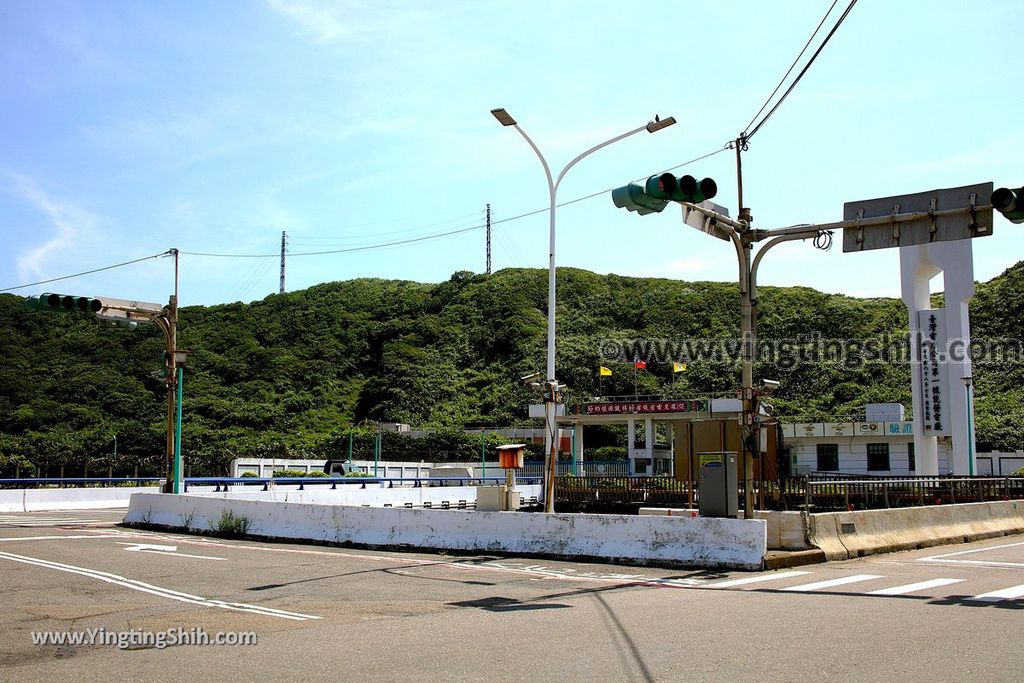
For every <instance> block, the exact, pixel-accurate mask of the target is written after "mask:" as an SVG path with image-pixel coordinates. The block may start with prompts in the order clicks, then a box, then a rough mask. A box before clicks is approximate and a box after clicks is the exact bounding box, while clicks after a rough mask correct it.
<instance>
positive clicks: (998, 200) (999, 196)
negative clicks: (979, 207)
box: [991, 187, 1024, 223]
mask: <svg viewBox="0 0 1024 683" xmlns="http://www.w3.org/2000/svg"><path fill="white" fill-rule="evenodd" d="M991 202H992V208H993V209H995V210H996V211H998V212H999V213H1001V214H1003V215H1004V216H1006V220H1008V221H1010V222H1011V223H1024V187H1022V188H1020V189H1019V190H1016V191H1015V190H1011V189H1010V188H1008V187H1000V188H999V189H997V190H996V191H995V192H993V193H992V199H991Z"/></svg>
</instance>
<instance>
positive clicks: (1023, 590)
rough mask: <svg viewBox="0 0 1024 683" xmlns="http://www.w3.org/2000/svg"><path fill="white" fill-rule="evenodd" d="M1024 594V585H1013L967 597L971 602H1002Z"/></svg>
mask: <svg viewBox="0 0 1024 683" xmlns="http://www.w3.org/2000/svg"><path fill="white" fill-rule="evenodd" d="M1021 596H1024V586H1012V587H1010V588H1004V589H1003V590H1001V591H992V592H991V593H982V594H981V595H975V596H974V597H973V598H967V599H968V600H969V601H971V602H1001V601H1003V600H1012V599H1013V598H1019V597H1021Z"/></svg>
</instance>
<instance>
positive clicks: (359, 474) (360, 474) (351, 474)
mask: <svg viewBox="0 0 1024 683" xmlns="http://www.w3.org/2000/svg"><path fill="white" fill-rule="evenodd" d="M345 476H346V477H372V476H373V475H372V474H370V473H369V472H349V473H348V474H346V475H345Z"/></svg>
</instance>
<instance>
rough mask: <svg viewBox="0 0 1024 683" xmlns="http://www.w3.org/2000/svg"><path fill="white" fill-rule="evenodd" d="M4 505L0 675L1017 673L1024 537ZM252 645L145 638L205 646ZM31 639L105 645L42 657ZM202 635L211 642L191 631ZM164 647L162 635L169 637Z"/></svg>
mask: <svg viewBox="0 0 1024 683" xmlns="http://www.w3.org/2000/svg"><path fill="white" fill-rule="evenodd" d="M122 516H123V511H81V512H45V513H44V512H38V513H6V514H0V577H2V579H0V598H2V601H0V604H2V605H3V609H2V610H0V679H3V680H18V681H34V680H39V681H42V680H47V681H53V680H69V679H73V680H76V681H116V680H123V679H140V678H141V679H145V680H156V681H162V680H166V681H172V680H182V679H192V680H231V681H240V680H264V681H265V680H282V679H324V680H326V679H331V680H334V681H338V680H342V681H378V680H379V681H427V680H429V681H438V680H449V681H461V680H472V681H484V680H487V681H506V680H508V681H511V680H516V681H522V680H537V681H545V680H550V681H714V680H731V681H772V680H779V681H783V680H785V681H793V680H814V681H820V680H851V681H852V680H858V681H863V680H873V681H890V680H892V681H896V680H901V681H905V680H928V681H947V680H949V681H952V680H959V681H965V680H969V681H972V682H977V681H1010V680H1020V678H1021V676H1022V675H1024V674H1022V673H1021V671H1022V665H1024V648H1022V643H1024V537H1020V536H1010V537H1005V538H1000V539H992V540H988V541H982V542H976V543H971V544H964V545H957V546H943V547H939V548H930V549H926V550H920V551H912V552H904V553H895V554H891V555H879V556H873V557H869V558H862V559H858V560H850V561H845V562H833V563H828V564H822V565H813V566H809V567H800V568H798V569H791V570H778V571H771V572H735V571H723V572H715V571H706V570H692V571H688V570H665V569H657V568H638V567H624V566H616V565H607V564H590V563H572V562H554V561H547V560H537V559H529V558H519V557H496V556H490V555H484V554H481V555H441V554H428V553H415V552H411V553H397V552H378V551H370V550H352V549H344V548H332V547H326V546H313V545H298V544H277V543H259V542H251V541H236V540H224V539H214V538H207V537H201V536H190V535H179V534H169V533H150V532H142V531H138V530H132V529H127V528H121V527H118V526H117V523H118V522H119V521H120V520H121V518H122ZM199 629H202V631H203V632H204V633H205V634H207V635H208V636H209V637H216V636H218V634H220V635H219V637H222V638H227V639H231V638H235V639H237V638H238V637H240V636H239V635H238V634H247V633H254V634H255V635H256V637H257V638H258V642H257V643H256V644H247V645H200V644H179V645H172V646H169V647H163V648H161V647H157V646H156V644H155V641H153V639H154V638H156V636H155V635H149V636H143V635H138V636H137V637H138V639H142V638H143V637H148V638H150V639H151V642H148V643H142V644H140V643H135V644H129V645H128V647H126V648H124V649H122V648H119V647H118V646H117V645H116V642H115V640H114V639H115V638H125V637H127V636H124V635H122V634H130V633H136V634H161V633H163V634H166V633H177V634H179V640H180V639H181V638H180V634H182V633H185V634H189V633H191V634H195V633H197V632H198V630H199ZM33 633H35V634H37V635H36V638H39V637H41V636H40V635H39V634H47V633H49V634H52V635H53V637H54V638H56V637H59V636H60V634H62V633H71V634H75V633H77V634H79V635H78V636H64V637H66V638H69V637H77V638H80V639H81V638H85V637H87V636H88V634H89V633H93V634H99V635H98V638H107V639H108V642H107V643H106V644H104V643H98V642H96V640H94V641H93V642H92V644H88V643H86V642H79V643H78V644H69V643H68V642H64V644H52V642H50V643H48V644H33ZM196 637H198V636H196ZM165 644H166V643H165Z"/></svg>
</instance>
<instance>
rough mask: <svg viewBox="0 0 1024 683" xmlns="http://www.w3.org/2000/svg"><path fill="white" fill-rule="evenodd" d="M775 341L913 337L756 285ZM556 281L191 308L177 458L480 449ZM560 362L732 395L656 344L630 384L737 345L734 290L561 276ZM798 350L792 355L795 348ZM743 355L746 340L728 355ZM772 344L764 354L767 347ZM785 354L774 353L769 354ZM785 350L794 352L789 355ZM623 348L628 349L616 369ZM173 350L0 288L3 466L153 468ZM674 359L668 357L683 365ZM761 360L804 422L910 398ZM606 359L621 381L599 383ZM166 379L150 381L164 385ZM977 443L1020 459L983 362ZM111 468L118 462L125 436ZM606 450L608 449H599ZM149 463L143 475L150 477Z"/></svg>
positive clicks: (818, 365)
mask: <svg viewBox="0 0 1024 683" xmlns="http://www.w3.org/2000/svg"><path fill="white" fill-rule="evenodd" d="M760 294H761V298H760V302H759V309H760V317H759V325H758V334H759V336H760V338H761V339H764V340H772V339H773V340H800V339H802V340H804V341H806V340H807V339H808V338H809V337H810V336H811V335H818V336H820V337H821V338H823V339H842V340H846V339H850V340H864V339H871V340H884V339H885V338H886V337H887V336H890V337H895V338H897V339H900V338H903V337H904V336H905V335H906V328H907V324H906V310H905V308H904V307H903V305H902V303H901V302H899V301H898V300H894V299H854V298H850V297H845V296H838V295H828V294H823V293H820V292H817V291H814V290H811V289H807V288H802V287H794V288H772V287H765V288H762V289H761V292H760ZM546 298H547V285H546V273H545V272H543V271H540V270H522V269H509V270H503V271H501V272H498V273H495V274H493V275H474V274H472V273H468V272H459V273H456V274H455V275H453V276H452V278H451V279H450V280H449V281H448V282H443V283H440V284H418V283H413V282H404V281H387V280H377V279H359V280H352V281H347V282H334V283H328V284H323V285H319V286H316V287H312V288H310V289H307V290H304V291H300V292H292V293H287V294H283V295H273V296H269V297H267V298H266V299H264V300H262V301H257V302H254V303H251V304H242V303H235V304H227V305H220V306H212V307H186V308H183V309H182V310H181V321H180V329H179V346H180V347H181V348H186V349H190V350H191V351H192V354H191V356H190V358H189V364H188V367H187V369H186V375H185V380H186V381H185V401H184V411H185V426H184V429H183V452H184V454H185V456H186V458H187V459H188V461H189V462H190V463H191V464H192V469H191V471H192V473H194V474H199V473H217V472H221V471H223V470H224V467H225V465H226V463H227V462H228V461H230V459H231V458H233V457H235V456H258V455H271V454H273V455H277V456H281V455H292V456H296V457H299V456H304V455H306V456H310V457H327V456H330V455H332V454H334V455H339V454H344V453H345V452H347V449H348V443H349V432H350V430H351V429H352V428H353V427H357V426H358V425H360V424H363V425H364V426H363V427H362V428H360V429H358V430H357V431H356V434H355V436H354V437H353V445H354V451H355V453H356V457H360V456H363V457H365V456H366V455H367V454H369V453H372V449H373V445H372V444H373V439H374V435H373V434H372V432H373V429H372V427H367V426H365V422H364V421H376V420H381V421H394V422H405V423H409V424H412V425H413V426H414V427H419V428H433V429H436V430H438V432H437V434H436V435H435V436H434V437H433V441H432V443H427V444H425V443H422V442H420V443H417V444H414V445H411V444H409V443H408V440H404V439H400V438H398V437H396V436H393V435H389V436H387V438H386V442H387V443H386V444H385V452H386V453H388V455H389V457H416V458H417V459H419V457H422V456H424V454H425V453H426V452H427V449H432V451H433V452H436V453H441V452H452V451H454V452H455V453H456V454H457V455H460V456H463V457H464V456H467V455H470V454H472V453H473V452H474V451H475V452H476V453H477V454H478V453H479V448H480V446H479V438H477V439H476V440H475V441H474V440H472V439H470V438H468V437H464V436H463V435H462V433H461V430H462V429H463V428H467V427H470V428H479V427H505V426H513V425H524V424H529V421H528V420H527V418H526V405H527V403H529V402H530V401H531V400H533V398H534V397H533V396H532V395H531V393H530V390H529V389H527V388H525V387H523V386H522V385H521V384H520V383H519V381H518V378H519V377H520V376H522V375H526V374H528V373H530V372H532V371H534V370H538V369H541V368H543V366H544V348H545V324H546V323H545V320H546ZM558 299H559V309H558V334H559V337H558V363H557V364H558V368H559V378H560V379H561V380H562V381H564V382H565V383H567V384H568V386H569V387H570V389H569V394H570V395H569V400H570V401H573V400H578V399H580V398H585V397H588V396H593V395H595V394H597V393H598V392H599V387H600V391H601V393H603V394H604V395H627V394H629V395H631V394H634V392H637V393H640V394H671V395H675V396H697V395H704V394H714V395H732V394H733V392H734V387H735V385H736V383H737V381H738V365H737V364H736V363H735V362H734V361H732V360H730V359H728V358H724V357H723V358H719V359H717V360H714V359H703V360H695V359H692V358H690V359H688V360H687V363H688V365H687V370H686V371H685V372H681V373H678V374H675V376H674V378H673V373H672V371H671V365H670V364H669V361H670V360H682V359H683V358H681V357H678V356H679V353H678V352H679V351H680V347H678V345H677V346H676V347H675V348H671V347H669V348H666V347H664V346H662V347H657V346H655V347H654V348H653V349H641V351H643V352H650V351H652V350H653V351H657V352H658V353H657V354H656V355H658V356H660V357H658V358H651V362H649V363H648V366H647V370H645V371H642V372H634V369H633V364H632V359H633V353H634V352H635V351H636V348H635V344H632V343H631V341H632V340H641V341H642V340H670V341H674V342H679V341H680V340H699V339H715V340H724V341H725V343H726V345H727V348H728V344H729V343H732V341H731V340H735V337H736V335H737V328H738V319H739V305H738V296H737V292H736V287H735V285H729V284H724V283H711V282H680V281H674V280H665V279H642V278H627V277H620V276H616V275H608V276H601V275H595V274H593V273H589V272H586V271H581V270H575V269H569V268H564V269H561V270H560V271H559V290H558ZM1022 321H1024V264H1018V265H1017V266H1014V267H1013V268H1011V269H1009V270H1008V271H1007V272H1005V273H1004V274H1003V275H1001V276H999V277H998V278H995V279H994V280H992V281H991V282H988V283H983V284H980V285H979V287H978V293H977V296H976V298H975V299H974V301H973V303H972V331H973V333H974V336H975V337H976V338H980V337H985V338H1019V337H1020V336H1021V330H1022V325H1024V322H1022ZM787 343H788V344H789V350H790V352H792V347H793V345H792V343H790V342H787ZM733 345H734V344H733ZM768 347H769V345H767V344H766V348H768ZM776 347H778V345H776ZM782 347H783V350H785V348H786V344H783V345H782ZM612 351H616V352H617V355H618V357H617V358H614V357H609V355H608V354H610V353H611V352H612ZM162 352H163V340H162V337H161V335H160V334H159V332H157V331H156V330H155V329H152V327H148V328H147V327H140V328H139V329H137V330H134V331H129V330H125V329H123V328H118V327H112V326H109V325H105V324H102V323H100V322H98V321H96V320H95V319H94V318H92V317H90V316H87V315H84V314H81V315H79V314H44V313H39V312H33V311H29V310H27V309H25V308H24V307H23V306H22V300H21V298H20V297H16V296H11V295H0V354H2V358H3V362H2V363H0V473H10V472H12V471H13V468H14V464H15V463H16V462H17V463H20V466H21V467H28V466H29V465H30V464H35V465H37V466H38V467H39V468H40V469H46V470H47V471H49V472H50V473H51V474H54V473H55V472H56V469H57V468H58V467H60V466H61V465H67V466H70V468H71V469H70V471H73V472H75V473H76V474H77V473H81V471H82V467H83V465H84V463H86V462H87V461H88V462H90V463H91V465H90V466H91V469H92V471H94V472H96V471H105V470H106V469H107V468H108V467H112V468H114V469H115V470H117V471H121V472H124V471H126V470H129V469H130V468H131V467H133V466H134V465H135V464H137V463H139V462H143V463H150V465H151V466H150V468H149V470H148V471H157V470H156V469H155V468H153V467H152V464H154V463H159V462H160V457H161V453H162V451H163V438H164V437H163V435H164V425H165V422H164V419H165V413H164V410H165V399H166V393H165V390H164V388H163V384H162V379H161V378H160V376H159V371H160V369H161V367H162ZM673 352H674V353H675V354H676V357H672V358H670V357H668V356H669V355H672V353H673ZM861 355H862V352H860V351H857V350H853V351H851V352H850V353H849V354H848V355H847V357H846V358H845V362H844V360H843V359H832V360H831V361H829V362H796V363H792V362H789V360H787V359H790V360H791V358H792V353H790V354H789V355H787V356H785V357H784V358H782V359H778V358H775V359H773V358H767V359H765V360H762V362H760V363H759V365H758V367H757V375H758V376H760V377H770V378H773V379H779V380H781V381H782V387H781V389H780V390H779V391H778V392H777V395H776V396H775V398H774V402H775V404H776V407H777V408H778V410H779V412H780V413H781V414H783V415H788V416H792V417H796V416H802V417H805V418H807V419H822V418H827V417H838V416H854V415H856V414H858V413H861V412H862V411H863V406H864V404H865V403H869V402H890V401H892V402H902V403H903V404H904V405H906V406H907V407H908V408H909V406H910V369H909V366H908V365H907V364H905V363H890V362H881V361H875V362H867V363H860V362H857V360H858V359H859V358H860V356H861ZM601 365H604V366H606V367H609V368H611V369H612V371H613V375H612V376H611V377H604V378H599V377H598V374H597V369H598V367H599V366H601ZM154 375H155V376H154ZM974 375H975V378H976V383H977V387H976V406H977V431H978V438H979V442H980V443H981V445H982V446H983V447H984V446H989V447H994V448H1002V449H1015V448H1022V447H1024V437H1022V436H1021V434H1020V426H1021V424H1022V423H1024V410H1022V408H1021V406H1022V404H1024V389H1022V386H1024V369H1022V366H1021V364H1020V363H1016V364H1006V363H1001V364H979V365H978V366H976V368H975V372H974ZM115 437H116V440H117V453H118V458H117V460H116V461H115V460H113V451H114V439H115ZM594 445H598V446H599V445H604V444H601V443H596V444H594ZM145 469H146V468H144V470H145Z"/></svg>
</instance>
